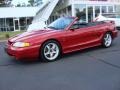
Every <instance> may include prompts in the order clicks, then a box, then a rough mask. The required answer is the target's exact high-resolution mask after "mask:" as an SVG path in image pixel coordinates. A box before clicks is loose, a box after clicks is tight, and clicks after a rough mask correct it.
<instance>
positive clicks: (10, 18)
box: [0, 7, 39, 31]
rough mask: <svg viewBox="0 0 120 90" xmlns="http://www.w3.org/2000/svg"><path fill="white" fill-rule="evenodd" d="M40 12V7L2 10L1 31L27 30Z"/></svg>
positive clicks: (0, 16)
mask: <svg viewBox="0 0 120 90" xmlns="http://www.w3.org/2000/svg"><path fill="white" fill-rule="evenodd" d="M38 10H39V8H38V7H5V8H0V31H19V30H25V29H26V28H27V27H28V25H29V24H30V23H31V21H32V19H33V17H34V16H35V15H36V12H37V11H38Z"/></svg>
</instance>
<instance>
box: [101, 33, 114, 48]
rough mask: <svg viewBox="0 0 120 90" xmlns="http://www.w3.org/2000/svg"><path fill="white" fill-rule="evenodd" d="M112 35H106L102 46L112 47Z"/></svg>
mask: <svg viewBox="0 0 120 90" xmlns="http://www.w3.org/2000/svg"><path fill="white" fill-rule="evenodd" d="M112 40H113V39H112V35H111V34H110V33H109V32H108V33H106V34H105V35H104V37H103V41H102V45H103V46H104V47H106V48H108V47H110V46H111V45H112Z"/></svg>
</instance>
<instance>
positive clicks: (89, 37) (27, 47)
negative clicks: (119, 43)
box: [5, 17, 117, 62]
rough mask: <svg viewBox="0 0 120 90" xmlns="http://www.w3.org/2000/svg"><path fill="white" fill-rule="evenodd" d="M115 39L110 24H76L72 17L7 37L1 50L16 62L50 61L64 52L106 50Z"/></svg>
mask: <svg viewBox="0 0 120 90" xmlns="http://www.w3.org/2000/svg"><path fill="white" fill-rule="evenodd" d="M115 37H117V30H116V28H115V23H114V22H113V21H101V22H91V23H80V21H79V20H78V18H75V17H61V18H59V19H57V20H55V21H54V22H53V23H51V24H50V25H48V27H47V28H45V29H43V30H37V31H36V30H35V31H31V32H24V33H22V34H20V35H17V36H14V37H12V38H10V39H9V40H8V43H7V45H6V48H5V51H6V52H7V53H8V54H9V55H10V56H14V57H15V58H16V59H18V60H21V59H31V58H40V60H43V61H48V62H50V61H55V60H57V58H58V57H59V56H60V55H62V54H64V53H69V52H73V51H77V50H81V49H85V48H90V47H94V46H99V45H102V46H104V47H106V48H108V47H110V46H111V44H112V41H113V39H114V38H115Z"/></svg>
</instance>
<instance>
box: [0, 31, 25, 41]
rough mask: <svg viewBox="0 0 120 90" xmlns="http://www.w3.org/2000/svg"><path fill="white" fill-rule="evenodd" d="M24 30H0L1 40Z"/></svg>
mask: <svg viewBox="0 0 120 90" xmlns="http://www.w3.org/2000/svg"><path fill="white" fill-rule="evenodd" d="M23 32H25V31H14V32H13V31H8V32H0V40H7V39H8V38H9V37H12V36H15V35H17V34H20V33H23Z"/></svg>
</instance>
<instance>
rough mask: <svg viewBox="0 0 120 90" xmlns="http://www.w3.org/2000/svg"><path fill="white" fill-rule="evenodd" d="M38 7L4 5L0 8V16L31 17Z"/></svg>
mask: <svg viewBox="0 0 120 90" xmlns="http://www.w3.org/2000/svg"><path fill="white" fill-rule="evenodd" d="M38 10H39V7H4V8H0V18H13V17H33V16H35V15H36V13H37V12H38Z"/></svg>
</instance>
